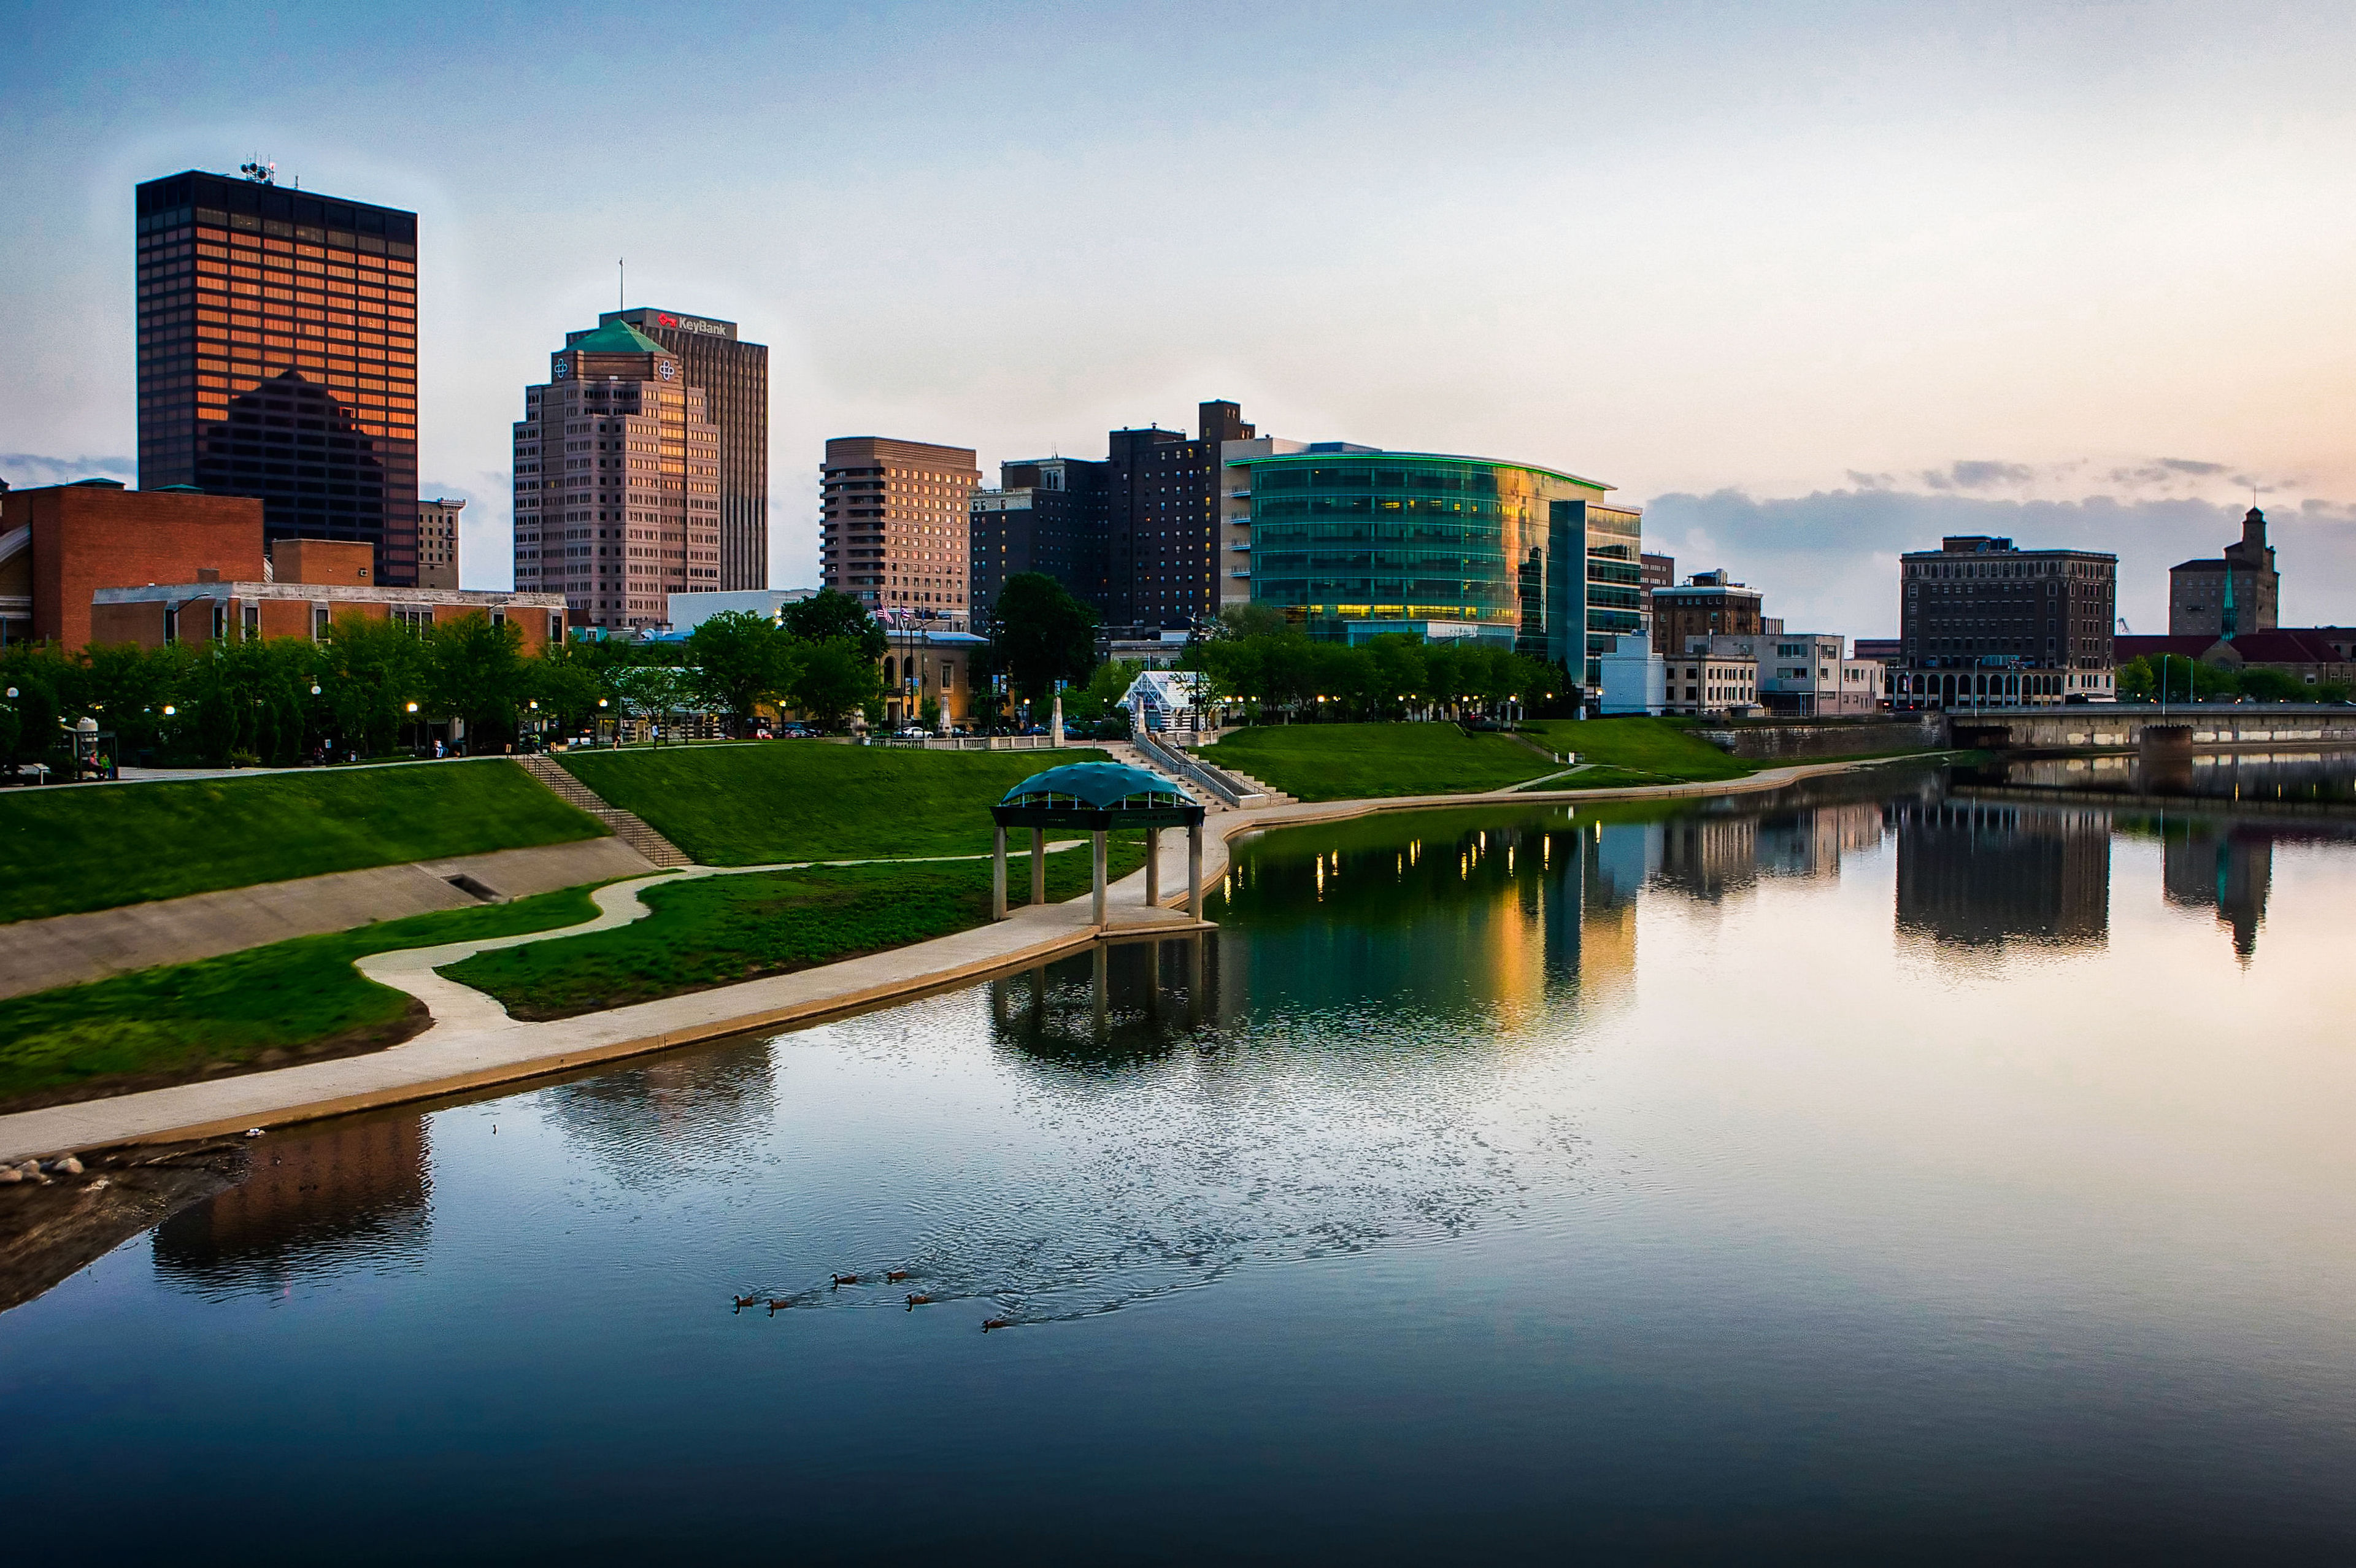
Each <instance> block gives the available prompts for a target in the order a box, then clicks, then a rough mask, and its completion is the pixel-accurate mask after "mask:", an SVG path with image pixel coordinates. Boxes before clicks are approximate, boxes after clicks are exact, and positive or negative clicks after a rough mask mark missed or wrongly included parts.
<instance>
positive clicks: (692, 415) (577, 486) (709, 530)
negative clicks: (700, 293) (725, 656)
mask: <svg viewBox="0 0 2356 1568" xmlns="http://www.w3.org/2000/svg"><path fill="white" fill-rule="evenodd" d="M523 396H524V417H523V418H522V419H520V420H519V421H516V425H515V581H516V590H517V592H543V593H562V594H563V595H564V596H565V603H566V605H567V607H568V609H569V610H570V612H571V614H572V618H573V624H575V625H580V626H603V627H607V628H616V629H621V628H628V627H634V626H658V625H661V624H664V617H665V616H666V615H668V614H669V596H670V595H671V594H673V593H676V592H685V591H687V590H690V589H712V588H717V587H718V586H719V583H720V427H719V426H718V425H716V424H714V423H713V422H712V418H711V413H710V411H709V405H708V403H707V401H706V399H705V396H704V392H703V389H701V387H697V386H694V385H692V384H691V383H690V382H689V381H688V379H687V377H686V375H685V374H684V368H683V366H682V364H681V361H680V357H679V356H678V355H676V354H674V353H672V352H671V351H670V350H669V349H668V348H665V347H663V346H662V345H661V344H659V343H657V342H656V341H655V340H654V339H652V338H650V337H648V336H647V335H646V334H644V333H642V332H640V331H638V330H637V328H636V327H634V326H632V325H629V324H628V323H627V322H622V321H616V322H609V323H608V324H607V325H604V326H601V327H598V328H597V329H596V330H595V331H594V332H590V333H586V334H567V335H566V343H565V346H564V347H562V349H559V350H558V351H557V352H556V353H555V354H554V355H552V356H551V357H550V362H549V379H548V380H547V381H546V382H545V383H543V384H542V385H540V386H537V387H527V388H525V389H524V395H523Z"/></svg>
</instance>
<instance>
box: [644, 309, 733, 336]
mask: <svg viewBox="0 0 2356 1568" xmlns="http://www.w3.org/2000/svg"><path fill="white" fill-rule="evenodd" d="M654 324H655V325H657V326H675V327H677V328H679V330H680V331H681V332H701V333H704V334H707V335H708V336H712V337H734V336H736V331H735V328H734V327H733V326H731V325H728V324H727V323H724V322H718V321H705V320H703V319H701V317H699V316H692V315H671V314H670V313H669V311H657V312H656V313H655V315H654Z"/></svg>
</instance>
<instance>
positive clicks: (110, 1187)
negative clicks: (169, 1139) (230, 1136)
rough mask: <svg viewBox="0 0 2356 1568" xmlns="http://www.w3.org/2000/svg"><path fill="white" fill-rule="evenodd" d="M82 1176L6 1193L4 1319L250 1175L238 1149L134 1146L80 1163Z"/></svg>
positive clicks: (0, 1267)
mask: <svg viewBox="0 0 2356 1568" xmlns="http://www.w3.org/2000/svg"><path fill="white" fill-rule="evenodd" d="M81 1162H82V1172H81V1174H80V1175H79V1176H68V1175H63V1174H58V1175H53V1176H51V1177H50V1178H49V1179H48V1181H47V1182H46V1183H44V1182H37V1181H19V1182H12V1183H9V1184H7V1185H5V1186H0V1312H5V1311H7V1310H8V1309H9V1308H10V1307H19V1306H22V1305H23V1304H24V1303H26V1302H27V1301H30V1300H32V1299H33V1298H34V1297H35V1296H40V1295H41V1294H43V1293H44V1292H46V1291H47V1290H48V1289H49V1287H50V1286H52V1285H56V1284H57V1283H58V1282H59V1280H61V1279H64V1278H65V1277H66V1276H67V1275H70V1274H72V1273H73V1272H74V1271H75V1270H76V1269H79V1268H84V1267H87V1266H88V1265H89V1264H93V1263H95V1262H97V1261H98V1260H99V1259H100V1258H102V1257H104V1256H105V1255H106V1254H107V1253H111V1252H112V1251H113V1250H114V1249H115V1248H116V1247H119V1246H121V1245H122V1244H123V1243H124V1242H127V1241H129V1240H130V1239H131V1238H132V1237H134V1236H135V1235H137V1234H139V1232H142V1231H145V1230H147V1229H149V1228H150V1227H152V1226H155V1225H160V1224H162V1223H163V1222H164V1221H166V1220H168V1219H170V1218H171V1217H172V1216H173V1215H175V1214H177V1213H178V1212H179V1211H181V1210H183V1209H185V1208H187V1206H188V1205H189V1204H191V1203H196V1202H198V1201H200V1200H204V1199H207V1198H209V1197H211V1196H212V1195H213V1194H214V1193H216V1192H220V1191H222V1190H224V1189H228V1188H230V1187H231V1186H234V1185H235V1184H236V1183H237V1182H238V1181H239V1180H240V1179H241V1178H242V1177H243V1176H244V1174H245V1166H246V1155H245V1149H244V1148H243V1147H241V1145H240V1144H236V1143H226V1142H219V1141H216V1142H211V1143H196V1144H135V1145H131V1146H128V1147H123V1148H118V1149H105V1150H101V1151H99V1152H98V1153H95V1154H86V1155H83V1156H82V1157H81Z"/></svg>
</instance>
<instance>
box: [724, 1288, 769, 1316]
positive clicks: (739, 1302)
mask: <svg viewBox="0 0 2356 1568" xmlns="http://www.w3.org/2000/svg"><path fill="white" fill-rule="evenodd" d="M729 1299H730V1300H731V1301H734V1303H735V1304H736V1310H737V1311H739V1312H742V1311H744V1308H746V1307H758V1306H760V1305H761V1293H760V1292H759V1291H757V1290H756V1291H755V1292H754V1293H753V1294H752V1295H750V1296H730V1297H729Z"/></svg>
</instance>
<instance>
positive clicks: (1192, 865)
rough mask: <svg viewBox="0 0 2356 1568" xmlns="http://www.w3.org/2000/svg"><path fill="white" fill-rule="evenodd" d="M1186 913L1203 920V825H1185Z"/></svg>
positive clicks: (1195, 823) (1192, 823)
mask: <svg viewBox="0 0 2356 1568" xmlns="http://www.w3.org/2000/svg"><path fill="white" fill-rule="evenodd" d="M1186 912H1187V913H1188V914H1191V915H1193V916H1194V918H1195V919H1196V920H1200V919H1202V918H1203V825H1202V824H1201V823H1199V822H1190V823H1188V824H1187V825H1186Z"/></svg>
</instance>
